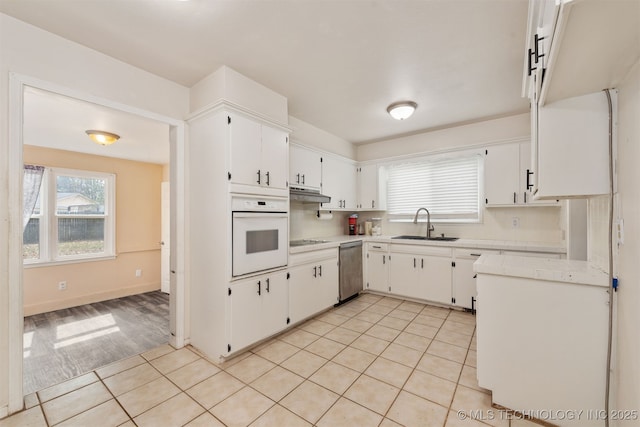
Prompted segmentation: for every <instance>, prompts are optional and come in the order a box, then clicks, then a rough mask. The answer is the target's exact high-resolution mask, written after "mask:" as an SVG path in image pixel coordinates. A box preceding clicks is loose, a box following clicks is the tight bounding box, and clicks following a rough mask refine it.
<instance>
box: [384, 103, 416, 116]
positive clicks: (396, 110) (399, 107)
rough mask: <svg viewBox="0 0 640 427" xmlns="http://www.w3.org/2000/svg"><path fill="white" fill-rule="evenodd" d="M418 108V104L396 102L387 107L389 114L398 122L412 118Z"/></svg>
mask: <svg viewBox="0 0 640 427" xmlns="http://www.w3.org/2000/svg"><path fill="white" fill-rule="evenodd" d="M416 108H418V104H416V103H415V102H413V101H400V102H394V103H393V104H391V105H389V106H388V107H387V113H389V114H390V115H391V117H393V118H394V119H396V120H404V119H408V118H409V117H411V115H412V114H413V112H414V111H415V110H416Z"/></svg>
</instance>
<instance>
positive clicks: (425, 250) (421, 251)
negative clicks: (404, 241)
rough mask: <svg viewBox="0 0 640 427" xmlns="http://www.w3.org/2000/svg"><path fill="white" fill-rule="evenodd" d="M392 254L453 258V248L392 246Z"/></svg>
mask: <svg viewBox="0 0 640 427" xmlns="http://www.w3.org/2000/svg"><path fill="white" fill-rule="evenodd" d="M391 252H396V253H403V254H412V255H433V256H444V257H451V248H443V247H438V246H426V245H424V246H423V245H395V244H392V245H391Z"/></svg>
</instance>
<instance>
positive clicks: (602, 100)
mask: <svg viewBox="0 0 640 427" xmlns="http://www.w3.org/2000/svg"><path fill="white" fill-rule="evenodd" d="M612 103H613V106H614V108H615V105H616V96H615V92H614V93H613V94H612ZM537 120H538V122H537V139H536V141H535V142H534V143H537V147H535V149H534V150H532V151H533V153H536V154H537V159H536V162H535V164H536V165H537V171H534V172H537V179H536V182H535V183H536V185H537V187H536V188H534V197H535V198H536V199H554V198H570V197H587V196H593V195H599V194H608V192H609V107H608V101H607V97H606V94H605V93H604V92H596V93H592V94H589V95H583V96H579V97H575V98H569V99H564V100H562V101H558V102H554V103H551V104H546V105H545V106H544V107H539V108H538V112H537ZM614 137H615V120H614Z"/></svg>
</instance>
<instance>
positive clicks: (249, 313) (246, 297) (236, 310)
mask: <svg viewBox="0 0 640 427" xmlns="http://www.w3.org/2000/svg"><path fill="white" fill-rule="evenodd" d="M263 285H264V282H263V281H262V280H259V279H249V280H243V281H240V282H235V283H233V284H231V295H230V298H231V316H230V319H231V320H230V321H231V324H230V335H231V336H230V345H231V351H235V350H238V349H241V348H243V347H246V346H248V345H250V344H253V343H254V342H256V341H258V340H260V339H261V338H263V337H262V335H261V314H260V313H261V300H262V298H261V297H262V292H263V291H264V286H263ZM258 292H260V294H258Z"/></svg>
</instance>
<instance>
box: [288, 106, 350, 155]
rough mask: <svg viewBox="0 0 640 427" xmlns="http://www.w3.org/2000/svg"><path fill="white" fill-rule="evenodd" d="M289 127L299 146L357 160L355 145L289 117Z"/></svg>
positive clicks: (293, 139)
mask: <svg viewBox="0 0 640 427" xmlns="http://www.w3.org/2000/svg"><path fill="white" fill-rule="evenodd" d="M289 127H290V128H291V140H292V141H294V142H296V143H298V144H301V145H306V146H308V147H313V148H316V149H318V150H322V151H328V152H330V153H334V154H338V155H340V156H343V157H347V158H349V159H355V158H356V150H355V147H354V145H353V144H351V143H350V142H348V141H345V140H344V139H342V138H340V137H337V136H335V135H333V134H331V133H329V132H327V131H324V130H322V129H319V128H317V127H315V126H313V125H312V124H310V123H307V122H304V121H302V120H300V119H297V118H295V117H293V116H289Z"/></svg>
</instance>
